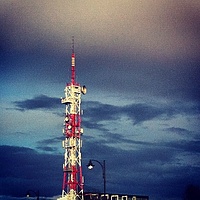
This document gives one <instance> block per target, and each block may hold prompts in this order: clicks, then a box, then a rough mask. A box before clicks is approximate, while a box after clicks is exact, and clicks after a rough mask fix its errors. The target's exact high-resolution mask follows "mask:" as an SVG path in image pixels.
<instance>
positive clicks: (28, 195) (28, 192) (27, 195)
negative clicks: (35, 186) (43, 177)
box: [26, 190, 39, 200]
mask: <svg viewBox="0 0 200 200" xmlns="http://www.w3.org/2000/svg"><path fill="white" fill-rule="evenodd" d="M30 192H32V193H34V194H35V196H36V197H37V200H39V190H38V191H37V192H35V191H33V190H28V191H27V193H26V197H30Z"/></svg>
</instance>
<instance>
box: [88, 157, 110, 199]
mask: <svg viewBox="0 0 200 200" xmlns="http://www.w3.org/2000/svg"><path fill="white" fill-rule="evenodd" d="M92 161H94V162H97V163H99V164H100V166H101V168H102V172H103V193H104V198H103V199H104V200H105V199H106V162H105V160H104V161H103V164H102V163H101V162H99V161H98V160H90V161H89V163H88V164H87V167H88V169H89V170H91V169H93V168H94V166H95V165H94V164H93V163H92Z"/></svg>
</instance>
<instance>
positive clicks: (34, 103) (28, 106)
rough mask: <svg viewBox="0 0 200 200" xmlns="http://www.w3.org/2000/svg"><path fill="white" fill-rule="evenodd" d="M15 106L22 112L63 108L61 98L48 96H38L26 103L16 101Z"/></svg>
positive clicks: (25, 101)
mask: <svg viewBox="0 0 200 200" xmlns="http://www.w3.org/2000/svg"><path fill="white" fill-rule="evenodd" d="M13 104H14V105H15V106H16V108H17V109H18V110H20V111H26V110H37V109H46V110H51V109H55V108H61V103H60V100H59V98H54V97H48V96H46V95H40V96H36V97H34V98H33V99H26V100H24V101H14V102H13Z"/></svg>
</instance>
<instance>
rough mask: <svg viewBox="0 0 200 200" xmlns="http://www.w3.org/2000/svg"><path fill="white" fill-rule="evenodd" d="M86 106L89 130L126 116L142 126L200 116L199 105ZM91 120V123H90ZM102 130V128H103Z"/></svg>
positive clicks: (138, 104) (96, 103)
mask: <svg viewBox="0 0 200 200" xmlns="http://www.w3.org/2000/svg"><path fill="white" fill-rule="evenodd" d="M85 104H86V105H85ZM85 104H84V109H85V110H86V111H85V112H86V115H85V116H84V117H85V119H86V122H85V126H86V127H88V128H91V127H95V126H96V127H99V126H101V125H100V123H103V122H105V121H113V120H119V119H120V117H122V116H124V115H126V116H127V117H129V118H130V119H131V120H132V122H133V124H134V125H136V124H140V123H143V122H146V121H150V120H153V119H161V120H162V119H163V120H164V119H165V120H166V119H169V118H172V117H175V116H176V115H184V114H186V115H198V114H199V111H200V108H199V105H198V104H197V105H196V104H194V105H193V104H191V105H190V104H189V105H188V104H183V103H176V102H175V103H174V102H173V103H171V104H161V103H160V104H157V105H155V104H148V103H134V104H129V105H126V106H115V105H109V104H103V103H100V102H91V101H87V102H86V103H85ZM88 120H89V122H88ZM101 128H102V127H101Z"/></svg>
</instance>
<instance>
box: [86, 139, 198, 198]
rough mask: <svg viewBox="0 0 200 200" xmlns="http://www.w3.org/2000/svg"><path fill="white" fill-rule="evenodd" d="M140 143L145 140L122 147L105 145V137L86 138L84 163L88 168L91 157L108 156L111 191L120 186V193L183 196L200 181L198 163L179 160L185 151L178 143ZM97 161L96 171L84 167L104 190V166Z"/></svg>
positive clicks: (89, 175) (101, 158) (107, 172)
mask: <svg viewBox="0 0 200 200" xmlns="http://www.w3.org/2000/svg"><path fill="white" fill-rule="evenodd" d="M141 144H142V142H141V143H140V144H139V146H138V144H136V143H134V142H133V143H132V145H133V147H134V146H135V147H137V148H133V150H123V149H122V148H120V145H117V144H116V145H115V147H111V146H109V145H105V144H104V141H103V140H102V141H101V140H100V141H99V140H98V142H96V143H94V141H93V143H90V142H87V141H85V142H84V146H83V155H84V159H83V162H84V164H83V167H84V168H85V170H86V167H85V165H86V164H87V162H88V161H89V159H98V160H99V161H103V160H104V159H105V160H106V177H107V189H108V191H111V192H116V191H118V190H120V191H121V193H130V191H134V193H137V194H144V192H145V194H148V195H150V197H151V198H158V196H160V197H163V196H165V197H166V198H172V197H173V198H175V199H179V198H180V199H181V196H182V194H183V192H184V188H185V187H186V186H187V185H188V184H190V183H192V182H193V183H195V184H200V182H199V180H198V178H197V177H198V175H199V173H200V168H199V167H198V165H197V166H195V165H191V164H190V163H187V164H181V163H180V161H181V158H179V156H181V152H182V151H180V148H179V147H177V148H176V147H175V146H176V145H178V143H174V145H173V147H172V146H170V144H167V143H165V144H164V143H163V144H156V143H154V144H153V143H149V144H147V143H146V144H145V143H143V145H141ZM121 145H122V144H121ZM183 146H184V145H183ZM183 146H182V147H183ZM134 149H135V150H134ZM186 149H187V147H186V148H185V150H186ZM190 152H191V151H190ZM192 153H195V151H193V152H192ZM94 164H95V168H94V170H93V172H87V171H85V173H86V174H87V176H86V178H85V179H86V182H87V181H88V180H90V181H92V182H93V183H95V185H96V188H95V189H96V190H97V189H98V190H101V188H102V187H103V186H102V184H100V183H101V182H102V176H101V169H100V166H98V164H97V163H95V162H94ZM88 186H90V184H89V183H88V182H87V185H86V188H87V187H88ZM127 186H128V187H127ZM90 187H92V185H91V186H90ZM90 187H89V188H90ZM144 188H145V190H144ZM161 188H165V189H164V190H162V189H161Z"/></svg>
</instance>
